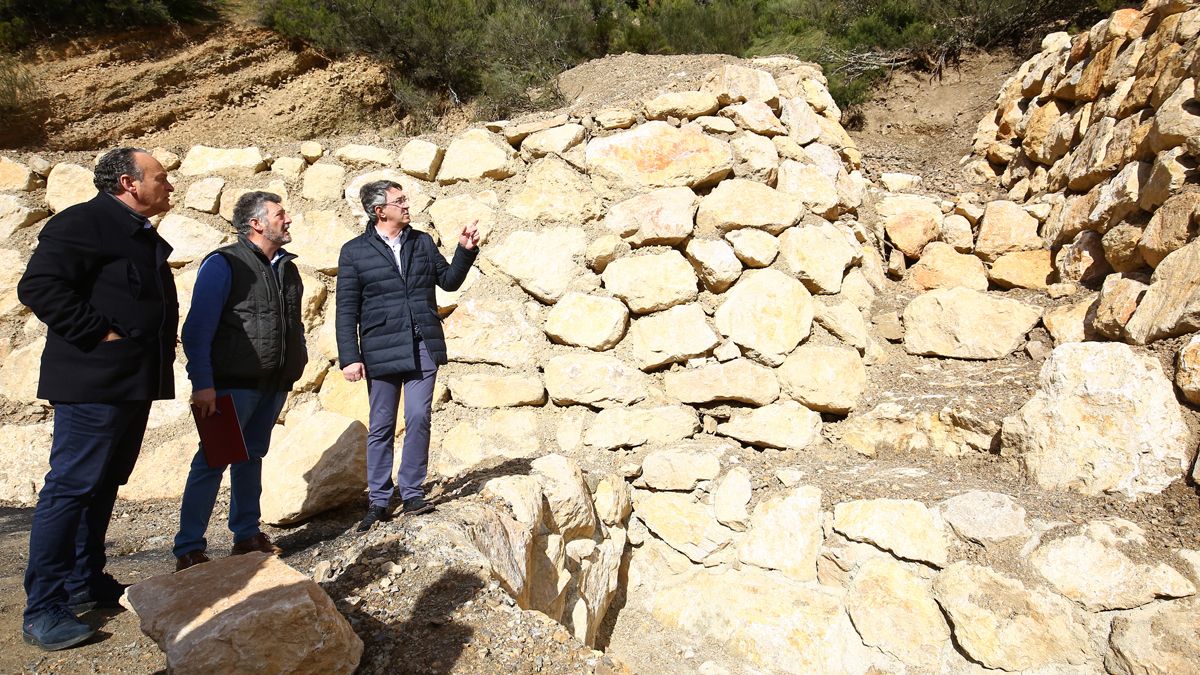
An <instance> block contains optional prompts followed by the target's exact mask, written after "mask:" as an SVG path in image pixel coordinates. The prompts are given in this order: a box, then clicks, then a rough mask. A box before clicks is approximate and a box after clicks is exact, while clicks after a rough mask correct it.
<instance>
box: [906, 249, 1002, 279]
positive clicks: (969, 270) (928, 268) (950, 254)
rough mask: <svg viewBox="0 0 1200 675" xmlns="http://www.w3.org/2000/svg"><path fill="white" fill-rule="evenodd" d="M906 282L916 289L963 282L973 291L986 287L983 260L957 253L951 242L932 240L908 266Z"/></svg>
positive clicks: (985, 271)
mask: <svg viewBox="0 0 1200 675" xmlns="http://www.w3.org/2000/svg"><path fill="white" fill-rule="evenodd" d="M905 283H907V284H908V285H909V286H912V287H913V288H915V289H917V290H919V291H928V290H932V289H934V288H954V287H955V286H963V287H966V288H970V289H973V290H976V291H986V290H987V288H988V275H987V270H985V269H984V266H983V261H982V260H980V259H979V258H977V257H976V256H973V255H968V254H966V253H959V252H958V251H956V250H955V249H954V247H953V246H951V245H950V244H947V243H944V242H940V241H932V242H929V243H928V244H926V246H925V248H924V250H923V251H922V252H921V259H920V260H918V261H917V264H915V265H913V266H912V267H910V268H909V269H908V275H907V276H906V277H905Z"/></svg>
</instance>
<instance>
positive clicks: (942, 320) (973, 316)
mask: <svg viewBox="0 0 1200 675" xmlns="http://www.w3.org/2000/svg"><path fill="white" fill-rule="evenodd" d="M1041 315H1042V310H1041V308H1039V307H1035V306H1032V305H1027V304H1025V303H1023V302H1020V301H1018V300H1010V299H1008V298H997V297H994V296H991V295H988V294H987V293H980V292H979V291H973V290H970V289H968V288H961V287H959V288H948V289H937V290H933V291H929V292H927V293H923V294H921V295H919V296H917V297H916V298H915V299H913V301H912V302H910V303H908V306H907V307H905V308H904V349H905V350H906V351H907V352H908V353H909V354H918V355H922V356H949V357H953V358H959V359H998V358H1003V357H1004V356H1007V355H1008V354H1011V353H1012V352H1013V351H1015V350H1016V349H1017V348H1018V347H1020V346H1021V343H1022V341H1023V340H1024V338H1025V334H1026V333H1028V332H1029V331H1030V330H1031V329H1032V328H1033V327H1034V326H1036V325H1037V322H1038V320H1039V319H1040V318H1041Z"/></svg>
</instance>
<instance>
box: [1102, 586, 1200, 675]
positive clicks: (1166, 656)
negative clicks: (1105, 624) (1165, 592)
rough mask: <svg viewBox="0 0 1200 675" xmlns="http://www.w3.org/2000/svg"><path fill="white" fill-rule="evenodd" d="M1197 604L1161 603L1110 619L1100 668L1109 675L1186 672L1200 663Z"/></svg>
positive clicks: (1199, 623)
mask: <svg viewBox="0 0 1200 675" xmlns="http://www.w3.org/2000/svg"><path fill="white" fill-rule="evenodd" d="M1198 605H1200V603H1197V602H1196V601H1194V600H1192V601H1189V602H1164V603H1158V604H1154V605H1151V606H1149V607H1146V608H1143V609H1139V610H1136V611H1134V612H1128V613H1124V614H1121V615H1120V616H1117V617H1116V618H1114V619H1113V622H1112V635H1111V636H1110V637H1109V640H1108V653H1107V654H1105V655H1104V666H1105V668H1107V669H1108V671H1109V672H1111V673H1119V674H1120V675H1133V674H1134V673H1154V674H1155V675H1167V674H1168V673H1186V672H1188V671H1189V670H1191V669H1194V668H1195V666H1196V663H1200V637H1197V636H1200V606H1198Z"/></svg>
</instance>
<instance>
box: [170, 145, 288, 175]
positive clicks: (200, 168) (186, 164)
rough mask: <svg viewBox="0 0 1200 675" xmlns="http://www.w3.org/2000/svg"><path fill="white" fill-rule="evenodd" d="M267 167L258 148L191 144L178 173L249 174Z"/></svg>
mask: <svg viewBox="0 0 1200 675" xmlns="http://www.w3.org/2000/svg"><path fill="white" fill-rule="evenodd" d="M266 168H267V160H266V158H265V157H263V155H262V153H261V152H260V151H259V149H258V148H255V147H248V148H210V147H208V146H205V145H193V146H192V147H191V149H190V150H188V152H187V155H185V156H184V158H183V164H182V165H180V167H179V173H181V174H183V175H185V176H203V175H205V174H209V173H219V174H224V175H232V176H250V175H253V174H256V173H258V172H259V171H262V170H264V169H266Z"/></svg>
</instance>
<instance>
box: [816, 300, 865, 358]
mask: <svg viewBox="0 0 1200 675" xmlns="http://www.w3.org/2000/svg"><path fill="white" fill-rule="evenodd" d="M814 305H815V311H814V312H813V320H814V321H816V322H817V325H819V326H820V327H822V328H824V329H825V330H827V331H829V333H830V334H831V335H833V336H834V337H835V338H837V339H839V340H841V341H842V342H845V343H846V344H848V345H850V346H851V347H854V348H855V349H857V350H858V351H859V353H862V352H864V351H866V349H867V347H868V346H869V345H870V343H871V338H870V336H869V335H868V334H867V322H866V320H864V319H863V313H862V311H861V310H859V308H858V307H856V306H855V305H854V303H853V302H852V301H850V300H843V301H841V302H837V303H827V302H820V301H818V302H816V303H814Z"/></svg>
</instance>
